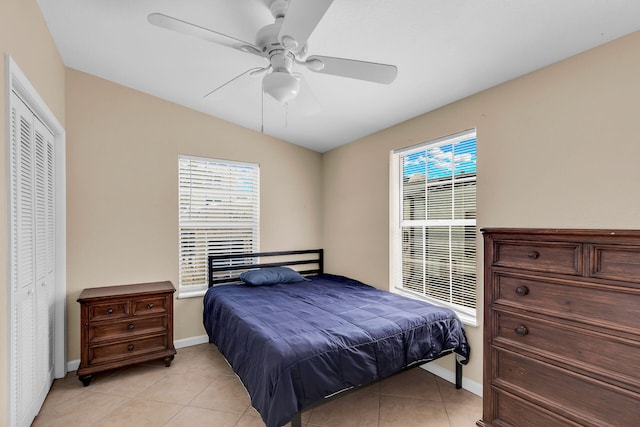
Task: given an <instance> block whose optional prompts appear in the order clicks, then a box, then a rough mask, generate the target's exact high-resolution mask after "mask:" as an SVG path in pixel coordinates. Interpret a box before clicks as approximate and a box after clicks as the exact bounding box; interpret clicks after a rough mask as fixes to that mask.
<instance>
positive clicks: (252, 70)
mask: <svg viewBox="0 0 640 427" xmlns="http://www.w3.org/2000/svg"><path fill="white" fill-rule="evenodd" d="M269 68H271V66H268V67H264V68H262V67H255V68H249V69H248V70H247V71H244V72H242V73H240V74H238V75H237V76H235V77H234V78H232V79H231V80H228V81H226V82H224V83H223V84H221V85H220V86H218V87H217V88H215V89H213V90H212V91H210V92H208V93H207V94H206V95H204V96H203V98H206V97H208V96H209V95H213V94H214V93H216V92H217V91H219V90H220V89H222V88H223V87H226V86H229V85H231V84H235V82H237V81H238V80H240V79H242V78H243V77H244V76H247V75H251V76H259V75H262V74H263V72H266V71H267V70H268V69H269Z"/></svg>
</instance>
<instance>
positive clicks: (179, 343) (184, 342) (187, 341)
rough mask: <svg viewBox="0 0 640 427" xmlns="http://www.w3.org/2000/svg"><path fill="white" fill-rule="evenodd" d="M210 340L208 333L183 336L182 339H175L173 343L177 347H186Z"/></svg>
mask: <svg viewBox="0 0 640 427" xmlns="http://www.w3.org/2000/svg"><path fill="white" fill-rule="evenodd" d="M208 342H209V336H208V335H200V336H197V337H189V338H183V339H181V340H175V341H174V342H173V345H174V346H175V347H176V348H184V347H191V346H192V345H198V344H206V343H208Z"/></svg>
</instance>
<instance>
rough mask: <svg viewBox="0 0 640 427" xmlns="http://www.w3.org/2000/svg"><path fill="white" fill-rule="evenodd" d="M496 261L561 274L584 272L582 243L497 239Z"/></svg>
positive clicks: (503, 265) (498, 264)
mask: <svg viewBox="0 0 640 427" xmlns="http://www.w3.org/2000/svg"><path fill="white" fill-rule="evenodd" d="M495 245H496V248H495V252H494V259H493V265H496V266H501V267H513V268H518V269H524V270H534V271H544V272H546V273H558V274H571V275H580V274H582V264H583V262H582V259H583V255H582V250H583V247H582V244H580V243H566V242H547V243H542V242H511V241H500V242H497V243H496V244H495Z"/></svg>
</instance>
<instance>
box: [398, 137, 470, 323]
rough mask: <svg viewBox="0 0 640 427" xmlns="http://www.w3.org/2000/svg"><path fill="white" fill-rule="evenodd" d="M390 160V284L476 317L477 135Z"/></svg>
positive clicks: (444, 141)
mask: <svg viewBox="0 0 640 427" xmlns="http://www.w3.org/2000/svg"><path fill="white" fill-rule="evenodd" d="M393 161H394V162H397V163H396V165H395V167H393V168H392V170H394V171H395V173H396V178H395V181H394V182H395V185H396V188H395V190H394V192H395V194H396V197H395V200H393V201H392V203H394V206H395V208H394V209H396V212H397V214H396V215H395V216H392V218H396V220H395V224H392V229H394V230H395V232H394V234H393V236H392V239H395V242H393V243H392V245H395V246H394V247H395V248H396V250H395V251H393V250H392V271H393V272H394V274H393V275H394V277H392V280H394V286H396V287H399V288H401V289H402V290H404V291H407V292H410V293H414V294H417V295H420V296H422V297H424V298H426V299H428V300H430V301H432V302H435V303H438V304H442V305H446V306H449V307H451V308H454V309H455V310H456V311H458V313H462V314H465V315H466V316H465V317H467V316H468V317H471V318H473V319H475V313H476V137H475V131H468V132H464V133H461V134H457V135H453V136H451V137H447V138H443V139H440V140H438V141H434V142H431V143H426V144H422V145H420V146H416V147H412V148H410V149H407V150H403V151H398V152H396V153H394V155H393Z"/></svg>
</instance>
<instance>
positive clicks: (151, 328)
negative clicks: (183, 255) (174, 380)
mask: <svg viewBox="0 0 640 427" xmlns="http://www.w3.org/2000/svg"><path fill="white" fill-rule="evenodd" d="M174 292H175V288H174V287H173V285H172V284H171V282H154V283H140V284H134V285H120V286H105V287H102V288H87V289H85V290H83V291H82V293H81V294H80V297H79V298H78V302H79V303H80V321H81V328H80V340H81V347H80V351H81V357H80V366H79V367H78V371H77V375H78V377H79V379H80V381H82V383H83V384H84V385H85V386H87V385H89V383H90V382H91V378H92V376H93V374H95V373H96V372H100V371H105V370H108V369H114V368H121V367H123V366H127V365H131V364H134V363H140V362H146V361H150V360H155V359H163V360H164V363H165V366H167V367H168V366H170V365H171V361H172V360H173V358H174V355H175V354H176V350H175V348H174V345H173V293H174Z"/></svg>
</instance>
